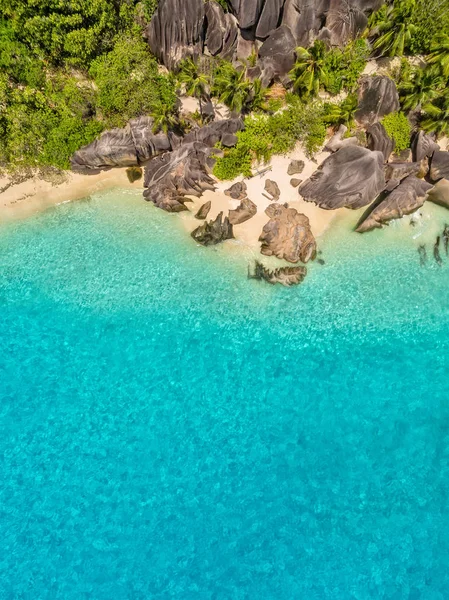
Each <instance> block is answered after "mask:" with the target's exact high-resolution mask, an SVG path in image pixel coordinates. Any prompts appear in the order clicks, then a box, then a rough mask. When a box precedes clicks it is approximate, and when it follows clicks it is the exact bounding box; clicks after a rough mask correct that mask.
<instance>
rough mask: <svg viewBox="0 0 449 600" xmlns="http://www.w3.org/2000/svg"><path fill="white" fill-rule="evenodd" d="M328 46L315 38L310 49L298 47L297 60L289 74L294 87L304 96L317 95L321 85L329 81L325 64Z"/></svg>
mask: <svg viewBox="0 0 449 600" xmlns="http://www.w3.org/2000/svg"><path fill="white" fill-rule="evenodd" d="M325 56H326V46H325V45H324V43H323V42H322V41H320V40H315V43H314V44H313V46H311V47H310V48H309V49H306V48H302V47H301V46H300V47H299V48H296V62H295V65H294V66H293V69H292V70H291V71H290V73H289V75H290V78H291V79H292V81H293V89H294V90H295V92H298V93H299V94H300V95H301V96H302V97H303V98H308V97H311V96H317V95H318V92H319V90H320V86H321V85H322V84H323V83H324V84H325V83H326V81H327V72H326V65H325Z"/></svg>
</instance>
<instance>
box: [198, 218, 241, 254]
mask: <svg viewBox="0 0 449 600" xmlns="http://www.w3.org/2000/svg"><path fill="white" fill-rule="evenodd" d="M191 236H192V237H193V239H194V240H195V241H196V242H198V244H201V245H202V246H213V245H215V244H219V243H220V242H224V241H225V240H230V239H232V238H233V237H234V231H233V228H232V224H231V223H230V222H229V219H228V217H224V218H223V213H222V212H221V213H219V214H218V215H217V217H216V218H215V219H214V220H213V221H208V222H206V223H203V224H202V225H200V226H199V227H197V228H196V229H195V230H194V231H192V233H191Z"/></svg>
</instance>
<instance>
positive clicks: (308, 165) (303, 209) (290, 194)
mask: <svg viewBox="0 0 449 600" xmlns="http://www.w3.org/2000/svg"><path fill="white" fill-rule="evenodd" d="M328 156H329V153H328V152H320V153H319V154H317V155H316V157H315V160H310V159H309V158H307V157H306V155H305V154H304V151H303V149H302V147H301V145H300V144H298V145H297V147H296V148H295V150H294V151H293V152H291V153H290V154H288V155H286V156H274V157H273V158H272V159H271V161H270V163H269V165H271V167H272V168H271V171H268V172H267V173H265V174H264V175H263V176H262V177H260V176H259V175H256V176H255V177H253V178H251V179H245V180H244V181H245V183H246V185H247V188H248V192H247V193H248V198H249V199H250V200H252V201H253V202H254V203H255V204H256V205H257V214H256V215H255V216H254V217H252V218H251V219H249V220H248V221H246V222H245V223H242V224H240V225H235V226H234V235H235V237H236V239H237V240H238V241H239V242H240V243H243V244H244V245H247V246H248V247H250V248H251V249H253V250H255V249H257V250H259V249H260V243H259V241H258V239H259V236H260V234H261V232H262V229H263V226H264V225H265V223H267V222H268V220H269V218H268V217H267V215H266V214H265V209H266V208H267V206H269V205H270V204H271V203H272V201H271V200H269V199H268V198H266V197H265V196H264V195H263V193H265V194H266V192H265V189H264V188H265V181H266V180H267V179H271V180H272V181H275V182H276V183H277V184H278V186H279V189H280V191H281V196H280V200H279V202H280V203H282V204H283V203H285V202H287V203H288V205H289V206H291V207H292V208H296V210H297V211H298V212H300V213H302V214H304V215H306V216H307V217H308V218H309V221H310V225H311V228H312V232H313V234H314V236H315V237H316V238H319V237H320V236H321V235H323V234H324V232H325V231H326V230H327V229H328V227H329V226H330V224H331V223H332V222H333V221H334V220H335V219H340V218H350V219H351V220H353V222H354V225H355V224H356V222H357V217H358V216H359V215H358V214H357V215H356V214H355V213H354V212H353V211H350V210H348V209H344V208H343V209H338V210H323V209H321V208H319V207H318V206H316V205H315V204H313V203H311V202H305V201H304V200H303V199H302V198H301V196H300V195H299V192H298V189H297V188H294V187H293V186H292V185H291V184H290V179H292V178H298V179H302V180H303V181H305V180H306V179H308V178H309V177H310V175H312V173H313V172H314V171H315V170H316V169H317V167H318V165H319V164H321V163H322V162H323V160H324V159H325V158H327V157H328ZM293 159H296V160H302V161H304V164H305V167H304V170H303V172H302V173H301V174H298V175H292V176H290V175H288V173H287V168H288V165H289V164H290V162H291V161H292V160H293ZM263 168H264V165H261V166H260V167H259V170H262V169H263ZM253 172H255V169H254V170H253ZM243 179H244V178H243V177H238V178H237V179H235V180H233V181H220V182H218V183H217V190H216V191H215V192H205V194H204V195H203V196H202V197H201V198H192V199H193V202H192V203H189V204H188V205H187V206H188V207H189V211H190V212H189V213H181V218H182V219H183V221H184V225H185V227H186V229H187V230H188V231H189V232H191V231H193V230H194V229H195V228H196V227H198V225H200V224H201V223H202V221H199V220H198V219H195V217H194V215H195V213H196V212H197V210H198V209H199V207H200V206H201V205H202V204H204V203H205V202H207V201H208V200H210V201H211V202H212V207H211V210H210V212H209V215H208V217H207V220H209V219H213V218H215V217H216V216H217V214H218V213H219V212H220V211H223V213H224V215H225V216H226V215H227V214H228V211H229V210H231V209H235V208H236V207H237V206H238V205H239V203H240V202H239V200H233V199H232V198H230V197H229V196H226V195H225V194H224V191H225V190H227V189H228V188H229V187H230V186H231V185H232V184H233V183H236V182H237V181H242V180H243Z"/></svg>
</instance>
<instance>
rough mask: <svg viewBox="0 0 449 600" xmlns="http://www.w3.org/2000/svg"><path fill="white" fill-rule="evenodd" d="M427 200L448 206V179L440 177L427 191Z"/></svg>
mask: <svg viewBox="0 0 449 600" xmlns="http://www.w3.org/2000/svg"><path fill="white" fill-rule="evenodd" d="M427 200H430V201H431V202H434V203H435V204H439V205H440V206H444V207H445V208H449V179H440V181H438V183H436V184H435V186H434V187H433V188H432V189H431V190H430V191H429V194H428V197H427Z"/></svg>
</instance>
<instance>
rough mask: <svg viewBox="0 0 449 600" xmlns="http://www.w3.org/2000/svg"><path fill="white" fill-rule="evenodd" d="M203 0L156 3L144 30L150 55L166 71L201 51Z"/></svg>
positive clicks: (161, 0) (162, 1) (162, 0)
mask: <svg viewBox="0 0 449 600" xmlns="http://www.w3.org/2000/svg"><path fill="white" fill-rule="evenodd" d="M204 14H205V4H204V0H160V1H159V4H158V7H157V9H156V12H155V13H154V15H153V17H152V19H151V21H150V23H149V24H148V26H147V28H146V30H145V37H146V39H147V41H148V44H149V46H150V50H151V52H152V53H153V54H154V55H155V56H157V58H158V59H159V60H160V61H161V62H162V63H163V64H164V65H165V66H166V67H168V68H169V69H175V68H176V67H177V66H178V65H179V63H180V62H181V61H182V60H184V59H185V58H188V57H192V58H197V57H198V56H200V54H201V52H202V49H203V33H204Z"/></svg>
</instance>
